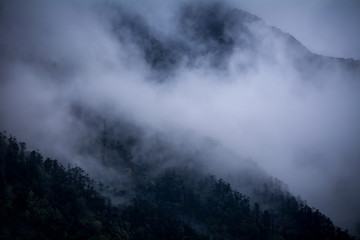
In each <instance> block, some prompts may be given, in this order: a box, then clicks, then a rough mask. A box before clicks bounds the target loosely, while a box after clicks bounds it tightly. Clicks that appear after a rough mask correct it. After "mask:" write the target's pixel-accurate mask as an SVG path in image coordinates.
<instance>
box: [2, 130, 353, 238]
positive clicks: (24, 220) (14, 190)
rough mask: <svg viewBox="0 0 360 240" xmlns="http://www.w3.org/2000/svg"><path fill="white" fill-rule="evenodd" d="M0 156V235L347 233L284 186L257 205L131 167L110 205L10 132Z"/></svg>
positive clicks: (224, 190) (210, 179) (82, 177)
mask: <svg viewBox="0 0 360 240" xmlns="http://www.w3.org/2000/svg"><path fill="white" fill-rule="evenodd" d="M122 149H123V148H121V151H122ZM0 160H1V182H0V194H1V198H0V199H1V200H0V209H1V212H0V219H1V226H0V236H1V239H317V240H318V239H354V238H353V237H351V236H350V235H349V234H348V233H347V232H346V231H343V230H341V229H340V228H336V227H335V226H334V225H333V223H332V222H331V220H330V219H329V218H327V217H326V216H324V215H323V214H321V213H320V212H319V211H318V210H316V209H312V208H310V207H309V206H307V204H306V203H305V202H303V201H301V200H299V199H296V198H295V197H293V196H292V195H291V194H289V193H288V192H282V191H273V189H272V188H267V189H266V191H265V192H263V198H264V199H266V201H270V202H276V205H277V206H276V207H275V208H265V209H264V208H263V207H262V206H261V205H259V204H258V203H253V204H252V202H251V201H250V199H249V198H248V197H247V196H245V195H243V194H241V193H239V192H238V191H236V190H233V189H232V188H231V186H230V184H229V183H227V182H225V181H224V180H222V179H217V178H216V177H214V176H206V177H204V176H201V175H199V174H198V173H196V171H195V170H189V169H178V168H172V169H167V170H164V172H163V173H161V174H160V175H158V176H156V177H151V176H149V175H148V174H146V175H143V174H142V175H141V176H136V175H137V174H139V173H137V170H138V169H137V168H135V169H134V170H133V171H132V172H131V174H132V175H133V178H136V179H138V181H137V182H136V183H135V184H133V186H132V188H133V191H134V193H133V196H132V197H131V198H129V199H128V201H127V202H126V204H121V205H118V206H114V205H112V204H111V202H110V200H109V199H108V198H105V197H103V196H102V195H101V194H100V193H99V191H107V190H106V187H107V186H104V185H103V184H101V183H97V182H95V181H94V180H93V179H91V178H90V177H89V175H88V174H87V173H86V172H85V171H84V170H82V169H81V168H79V167H70V166H69V167H68V168H65V167H63V166H62V165H61V164H59V162H58V161H57V160H51V159H49V158H47V159H46V160H44V159H43V157H42V155H41V154H40V153H39V152H35V151H31V152H29V151H27V150H26V145H25V143H23V142H21V143H18V142H17V140H16V139H15V138H14V137H11V136H10V137H6V135H4V134H1V135H0ZM129 160H130V161H131V158H130V159H129ZM139 171H141V170H139ZM118 184H121V183H118Z"/></svg>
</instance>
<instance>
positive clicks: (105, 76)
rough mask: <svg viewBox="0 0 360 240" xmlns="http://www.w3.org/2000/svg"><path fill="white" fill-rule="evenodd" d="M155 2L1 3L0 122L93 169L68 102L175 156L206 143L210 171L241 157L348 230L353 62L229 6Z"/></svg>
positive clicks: (84, 132) (81, 125) (82, 126)
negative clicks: (160, 141) (326, 54)
mask: <svg viewBox="0 0 360 240" xmlns="http://www.w3.org/2000/svg"><path fill="white" fill-rule="evenodd" d="M156 4H157V5H156V6H158V7H159V8H158V7H154V6H152V5H148V6H149V8H147V7H144V6H142V5H139V6H137V5H136V4H135V5H134V6H130V5H129V4H125V3H124V4H120V3H114V2H110V3H109V2H104V3H101V2H94V3H84V2H76V1H72V2H70V1H65V2H62V3H56V2H45V1H44V2H40V1H39V2H32V3H31V4H30V3H26V2H22V1H17V2H10V1H4V2H3V5H2V8H1V13H0V14H1V15H0V16H1V18H0V19H1V20H0V21H1V24H0V36H1V38H0V51H1V57H0V63H1V66H0V69H1V73H0V77H1V79H0V86H1V88H0V114H1V116H2V117H1V120H0V126H1V128H2V129H5V130H6V131H8V132H9V133H11V134H14V135H15V136H17V137H18V138H19V139H21V140H23V141H26V142H28V143H29V144H30V147H34V148H39V149H40V150H41V151H44V152H45V154H46V155H49V156H54V157H59V158H62V159H65V160H66V161H71V162H74V163H77V164H80V165H81V166H83V167H84V168H87V169H90V170H91V169H93V170H94V171H95V169H97V171H98V174H101V171H100V170H99V169H101V168H99V162H98V161H97V160H96V158H95V157H93V158H88V157H84V156H83V155H82V154H81V153H80V152H79V148H81V145H86V144H87V141H89V143H90V142H91V141H90V140H87V139H91V138H96V137H97V135H96V133H94V132H97V131H101V129H92V128H91V127H89V126H91V124H89V123H86V121H90V120H91V119H89V116H88V115H86V116H85V117H84V116H82V117H79V114H78V115H77V114H74V106H81V108H85V109H90V110H91V111H92V112H94V115H98V116H101V118H102V119H108V121H109V122H111V121H113V122H116V121H117V120H121V121H126V122H130V123H131V125H132V126H135V127H134V128H139V129H141V131H142V134H143V135H145V136H149V135H157V134H158V135H160V136H162V135H163V136H166V138H167V141H168V142H169V144H171V147H172V148H174V149H177V151H179V152H181V151H180V150H181V149H186V150H188V149H189V151H195V152H196V149H197V150H199V151H200V150H201V151H204V152H206V151H207V150H206V147H204V146H207V144H205V143H204V142H206V140H204V139H211V141H212V142H214V144H215V145H213V146H216V147H214V149H216V148H218V149H219V150H209V152H210V153H211V155H215V157H214V156H213V157H212V158H211V159H210V160H209V162H206V160H203V164H204V165H208V168H209V170H210V171H213V172H215V173H219V174H225V173H226V172H227V171H228V170H229V171H230V170H233V169H234V168H235V169H236V168H239V169H241V168H242V167H244V164H243V161H244V159H249V158H251V159H252V160H253V161H254V162H255V163H256V164H258V165H259V166H260V167H261V168H262V169H264V170H265V171H266V172H267V173H269V174H270V175H272V176H274V177H276V178H279V179H280V180H282V181H283V182H285V183H286V184H287V185H288V186H289V188H290V190H291V192H292V193H294V194H295V195H301V196H302V197H303V198H304V199H306V200H307V201H308V203H309V204H310V205H311V206H314V207H317V208H319V209H320V210H322V211H323V212H324V213H325V214H327V215H329V216H330V217H331V218H333V219H334V221H335V223H337V224H340V225H341V226H345V227H348V228H352V229H354V224H355V223H356V221H358V220H359V216H360V208H359V207H358V204H357V202H358V201H359V200H360V195H359V194H358V189H359V187H360V186H359V183H360V179H359V176H358V172H359V170H360V163H359V161H358V160H359V157H360V152H359V149H360V146H359V145H360V134H359V133H360V124H359V123H360V110H359V108H358V106H357V103H358V102H360V101H359V100H360V99H359V98H360V97H359V96H360V94H359V91H360V86H359V81H358V77H359V63H358V62H355V61H350V62H349V61H345V60H341V59H334V58H329V59H325V58H323V57H321V56H317V55H313V54H312V53H310V52H309V51H308V50H307V49H306V48H305V47H304V46H302V45H301V44H300V43H299V42H298V41H296V40H295V39H293V38H292V37H291V36H290V35H288V34H284V33H282V32H281V31H279V30H278V29H276V28H271V27H269V26H267V25H266V24H265V23H264V22H263V21H262V20H260V19H258V18H257V17H254V16H252V15H250V14H248V13H246V12H243V11H234V9H235V8H234V6H232V5H231V4H230V3H229V4H228V5H223V4H219V3H211V4H204V3H201V4H200V3H197V4H189V3H186V2H181V3H176V4H175V3H171V4H170V3H167V4H162V3H160V2H157V3H156ZM145 6H147V5H145ZM150 6H152V7H151V8H150ZM164 9H165V10H166V11H165V13H166V14H164V15H161V14H160V10H161V12H163V11H164ZM165 20H166V21H165ZM75 112H76V111H75ZM118 131H125V130H121V127H119V130H118ZM186 142H187V143H186ZM190 146H191V147H190ZM187 148H188V149H187ZM225 148H226V149H228V150H226V151H225V150H223V149H225ZM190 149H192V150H190ZM174 151H175V150H174ZM211 151H213V152H211ZM223 151H224V152H232V154H233V156H238V157H221V156H223V155H225V153H224V154H223ZM222 154H223V155H222ZM229 156H230V155H229ZM241 159H242V160H241ZM178 161H181V160H178ZM100 165H101V164H100ZM103 168H104V169H103V170H104V171H105V170H106V168H107V167H105V166H103ZM115 175H116V174H113V175H112V176H115Z"/></svg>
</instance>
